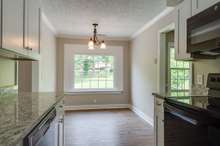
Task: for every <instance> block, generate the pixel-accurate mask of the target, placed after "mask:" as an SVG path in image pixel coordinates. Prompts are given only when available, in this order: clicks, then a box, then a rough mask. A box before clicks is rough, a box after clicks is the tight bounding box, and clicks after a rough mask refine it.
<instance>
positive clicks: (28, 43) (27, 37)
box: [0, 0, 40, 60]
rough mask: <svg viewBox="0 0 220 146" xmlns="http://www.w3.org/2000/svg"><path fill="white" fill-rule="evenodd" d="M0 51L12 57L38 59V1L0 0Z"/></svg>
mask: <svg viewBox="0 0 220 146" xmlns="http://www.w3.org/2000/svg"><path fill="white" fill-rule="evenodd" d="M0 4H1V11H0V13H2V14H1V15H0V16H1V19H0V20H1V23H0V25H1V27H0V28H1V29H0V30H1V33H0V34H1V35H0V36H1V38H0V45H1V48H0V51H1V52H2V53H1V54H3V56H5V57H8V58H13V59H29V60H38V59H39V57H40V56H39V52H40V51H39V48H40V1H39V0H1V3H0Z"/></svg>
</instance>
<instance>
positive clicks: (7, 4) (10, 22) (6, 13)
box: [2, 0, 24, 52]
mask: <svg viewBox="0 0 220 146" xmlns="http://www.w3.org/2000/svg"><path fill="white" fill-rule="evenodd" d="M2 5H3V7H2V8H3V11H2V25H3V26H2V47H3V48H6V49H10V50H14V51H18V52H19V51H21V50H24V49H23V48H24V40H23V38H24V36H23V34H24V33H23V32H24V19H23V18H24V9H23V8H24V1H23V0H2Z"/></svg>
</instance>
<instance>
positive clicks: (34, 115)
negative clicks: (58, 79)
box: [0, 93, 63, 146]
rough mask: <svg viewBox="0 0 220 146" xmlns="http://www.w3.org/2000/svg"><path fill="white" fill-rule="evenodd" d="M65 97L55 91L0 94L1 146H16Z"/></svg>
mask: <svg viewBox="0 0 220 146" xmlns="http://www.w3.org/2000/svg"><path fill="white" fill-rule="evenodd" d="M62 98H63V95H62V94H59V95H58V94H55V93H8V94H7V93H6V94H0V146H15V145H16V144H17V143H19V141H21V140H22V139H23V138H24V137H25V136H26V135H27V134H28V133H29V132H30V131H31V130H32V128H33V127H34V126H36V124H38V123H39V122H40V120H42V118H43V117H44V116H45V114H46V113H47V112H48V111H49V110H50V109H51V108H52V107H53V106H55V105H56V103H57V102H59V101H60V100H61V99H62Z"/></svg>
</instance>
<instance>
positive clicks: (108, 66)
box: [74, 55, 114, 89]
mask: <svg viewBox="0 0 220 146" xmlns="http://www.w3.org/2000/svg"><path fill="white" fill-rule="evenodd" d="M113 85H114V57H113V56H100V55H75V56H74V88H76V89H106V88H109V89H110V88H114V86H113Z"/></svg>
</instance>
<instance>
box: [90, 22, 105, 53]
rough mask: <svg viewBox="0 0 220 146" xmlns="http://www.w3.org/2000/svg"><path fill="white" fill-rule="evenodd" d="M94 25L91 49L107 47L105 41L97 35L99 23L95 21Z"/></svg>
mask: <svg viewBox="0 0 220 146" xmlns="http://www.w3.org/2000/svg"><path fill="white" fill-rule="evenodd" d="M93 26H94V31H93V37H91V38H90V40H89V43H88V47H89V50H94V49H96V48H100V49H106V44H105V41H104V40H102V41H100V40H99V39H98V37H97V35H98V32H97V27H98V24H96V23H95V24H93Z"/></svg>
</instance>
